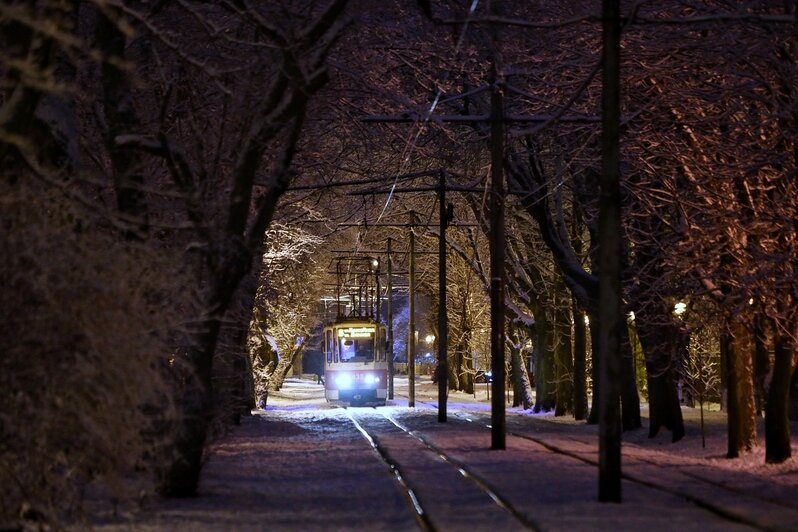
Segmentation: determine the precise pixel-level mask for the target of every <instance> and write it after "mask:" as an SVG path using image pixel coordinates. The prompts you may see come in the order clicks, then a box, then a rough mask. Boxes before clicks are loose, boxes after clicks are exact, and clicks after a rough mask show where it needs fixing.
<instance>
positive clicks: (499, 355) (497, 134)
mask: <svg viewBox="0 0 798 532" xmlns="http://www.w3.org/2000/svg"><path fill="white" fill-rule="evenodd" d="M496 53H498V52H496ZM491 77H492V78H493V79H492V85H491V97H490V102H491V106H490V107H491V109H490V116H491V122H490V144H491V186H490V190H491V194H490V352H491V373H492V374H493V383H492V387H493V398H492V399H491V449H504V448H505V433H506V427H505V421H506V420H505V410H504V409H505V405H504V387H505V384H504V381H505V375H504V374H505V371H504V315H505V309H504V246H505V237H504V201H505V188H504V121H503V116H504V109H503V101H502V93H501V87H499V66H498V60H497V59H496V58H495V57H494V60H493V72H492V75H491Z"/></svg>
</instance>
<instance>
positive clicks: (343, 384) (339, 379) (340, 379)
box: [335, 373, 352, 388]
mask: <svg viewBox="0 0 798 532" xmlns="http://www.w3.org/2000/svg"><path fill="white" fill-rule="evenodd" d="M335 384H337V385H338V387H339V388H349V387H350V386H352V376H351V375H350V374H349V373H342V374H340V375H336V376H335Z"/></svg>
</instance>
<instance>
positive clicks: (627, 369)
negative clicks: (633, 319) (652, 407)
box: [620, 316, 643, 431]
mask: <svg viewBox="0 0 798 532" xmlns="http://www.w3.org/2000/svg"><path fill="white" fill-rule="evenodd" d="M622 321H623V323H622V326H621V330H620V339H621V345H620V350H621V357H622V358H621V425H622V427H623V430H624V431H627V430H634V429H639V428H640V427H642V426H643V421H642V420H641V418H640V394H639V393H638V392H637V373H636V371H635V360H634V353H633V352H632V345H631V343H630V341H629V328H628V327H627V326H626V319H625V316H624V317H623V320H622Z"/></svg>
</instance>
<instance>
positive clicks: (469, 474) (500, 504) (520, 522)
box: [342, 407, 540, 530]
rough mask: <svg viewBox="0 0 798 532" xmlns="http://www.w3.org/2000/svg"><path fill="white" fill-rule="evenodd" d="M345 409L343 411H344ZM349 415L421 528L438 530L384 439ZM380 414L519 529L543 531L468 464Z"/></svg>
mask: <svg viewBox="0 0 798 532" xmlns="http://www.w3.org/2000/svg"><path fill="white" fill-rule="evenodd" d="M342 408H343V407H342ZM344 410H345V411H346V415H347V416H348V417H349V419H350V420H351V421H352V423H353V424H354V425H355V427H356V428H357V430H358V431H359V432H360V433H361V434H362V435H363V437H364V438H366V440H367V441H368V442H369V444H370V445H371V446H372V447H373V448H374V450H375V451H376V452H377V453H378V454H379V455H380V457H381V458H382V460H383V462H385V463H386V465H388V467H389V468H390V469H391V472H392V473H393V475H394V476H395V478H396V480H397V481H398V482H399V484H400V486H401V487H402V489H403V491H404V492H405V495H406V498H407V500H408V501H409V504H410V506H411V507H412V508H413V510H414V512H415V515H416V520H417V522H418V523H419V526H420V527H421V528H422V529H423V530H436V527H435V525H434V523H433V522H432V519H431V517H430V512H429V510H428V509H427V505H426V504H425V502H424V498H423V496H421V495H420V494H419V492H418V490H417V489H415V488H414V487H413V486H412V485H411V482H410V481H409V479H408V475H405V474H403V472H402V466H401V464H400V463H399V462H398V461H397V460H395V459H394V458H392V455H391V454H392V453H391V452H390V450H389V449H388V448H387V447H386V446H385V445H383V444H382V443H381V441H380V436H379V435H378V434H375V433H374V432H376V431H374V430H373V429H372V431H371V432H369V430H367V429H366V428H365V427H364V426H363V424H362V423H360V422H359V421H358V420H357V419H356V418H355V416H354V415H353V414H352V412H351V411H350V410H349V409H346V408H344ZM374 410H375V411H376V413H378V414H379V415H380V416H381V417H382V418H383V419H385V420H387V421H388V422H389V423H391V425H392V426H393V427H395V428H396V429H398V430H399V431H400V433H401V434H403V435H405V436H408V437H410V438H412V439H414V440H415V441H417V442H418V443H419V444H421V445H422V446H423V447H424V449H426V450H427V451H430V452H431V453H432V454H434V456H435V457H437V458H438V459H439V460H440V461H441V462H443V463H444V464H446V465H448V466H450V467H451V468H452V469H454V470H455V471H456V472H457V474H458V475H459V477H460V478H462V479H465V480H466V481H467V482H468V483H469V484H470V485H471V486H473V487H474V488H475V489H476V490H478V491H479V493H482V494H483V495H484V496H486V497H487V498H488V499H489V500H490V501H491V503H492V504H493V505H494V506H495V507H496V508H498V509H499V510H500V511H501V512H502V513H504V514H505V515H507V516H508V517H507V519H508V520H510V521H511V522H514V523H516V527H517V528H521V529H527V530H540V527H539V526H538V525H536V524H535V523H533V522H532V521H531V520H530V519H529V518H528V517H527V516H526V515H524V514H523V513H522V512H521V511H519V510H518V509H517V508H515V507H514V506H513V505H512V504H511V503H510V502H509V501H508V500H507V499H506V498H505V497H503V496H502V495H500V494H499V493H498V492H497V491H496V490H495V489H494V488H493V487H492V486H491V485H490V483H489V482H487V481H486V480H485V479H483V478H481V477H480V476H479V475H477V474H476V473H475V472H474V471H473V470H471V468H469V467H468V466H467V465H466V464H463V463H461V462H460V461H459V460H457V459H456V458H455V457H453V456H452V455H451V454H450V453H448V452H446V451H445V450H443V449H441V448H440V447H438V446H436V445H435V444H434V443H432V442H431V441H429V440H428V439H427V438H425V437H424V436H423V435H420V434H418V433H417V432H415V431H413V430H411V429H410V428H408V427H406V426H404V425H403V424H402V423H400V422H398V421H397V420H395V419H394V418H393V417H391V416H390V415H389V414H388V413H386V412H384V411H382V410H380V409H374Z"/></svg>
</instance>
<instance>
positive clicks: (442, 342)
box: [438, 170, 449, 423]
mask: <svg viewBox="0 0 798 532" xmlns="http://www.w3.org/2000/svg"><path fill="white" fill-rule="evenodd" d="M438 203H439V204H440V209H439V216H440V220H439V227H438V231H439V232H440V234H439V238H438V423H446V394H447V392H448V387H449V368H448V356H447V353H446V351H447V349H446V348H447V344H448V341H449V339H448V331H447V329H448V324H447V323H446V226H447V224H448V222H449V220H448V219H447V218H446V172H444V170H441V171H440V174H439V176H438Z"/></svg>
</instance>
